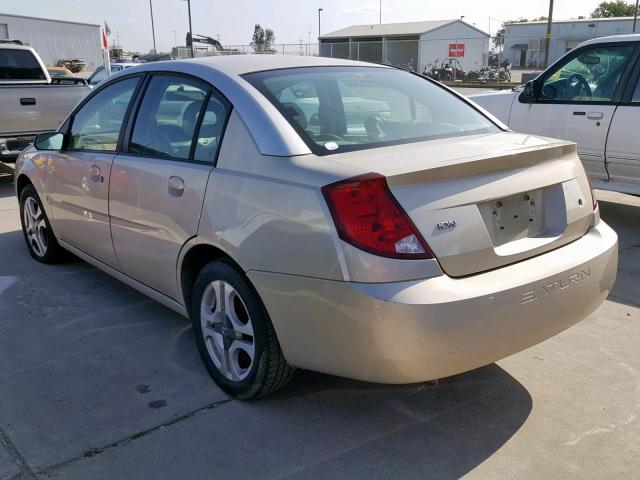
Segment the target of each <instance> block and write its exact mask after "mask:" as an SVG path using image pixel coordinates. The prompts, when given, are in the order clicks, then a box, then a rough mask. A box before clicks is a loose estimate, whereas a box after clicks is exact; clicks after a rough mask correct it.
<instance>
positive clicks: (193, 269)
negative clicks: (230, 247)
mask: <svg viewBox="0 0 640 480" xmlns="http://www.w3.org/2000/svg"><path fill="white" fill-rule="evenodd" d="M197 241H198V239H197V238H196V237H194V238H192V239H191V240H189V241H188V242H187V243H186V244H185V245H184V247H183V248H182V252H181V254H180V258H179V259H178V272H177V273H178V287H179V289H180V296H181V297H182V301H183V303H184V306H185V308H186V310H187V313H188V314H191V295H192V293H193V287H194V285H195V282H196V278H197V277H198V273H200V270H202V268H203V267H204V266H205V265H206V264H208V263H209V262H212V261H214V260H222V259H224V260H226V261H228V262H230V263H231V264H232V265H233V266H234V267H236V269H237V270H238V271H239V272H241V273H242V274H243V275H244V273H245V269H244V268H242V266H241V265H240V264H239V263H238V262H237V261H236V260H235V259H234V258H233V257H232V256H231V255H229V253H227V252H226V251H224V250H223V249H222V248H220V247H219V246H216V245H212V244H209V243H197ZM245 278H246V276H245ZM247 281H248V282H249V283H251V282H250V281H249V279H248V278H247ZM252 286H253V285H252Z"/></svg>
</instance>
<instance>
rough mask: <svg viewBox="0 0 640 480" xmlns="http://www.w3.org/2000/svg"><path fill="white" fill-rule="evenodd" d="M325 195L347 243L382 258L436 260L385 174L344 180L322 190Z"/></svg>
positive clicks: (341, 236)
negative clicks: (389, 185)
mask: <svg viewBox="0 0 640 480" xmlns="http://www.w3.org/2000/svg"><path fill="white" fill-rule="evenodd" d="M322 194H323V195H324V198H325V200H326V201H327V205H328V206H329V210H330V211H331V216H332V217H333V222H334V223H335V225H336V229H337V231H338V236H339V237H340V238H341V239H342V240H344V241H345V242H347V243H350V244H351V245H354V246H356V247H358V248H360V249H362V250H365V251H367V252H370V253H373V254H375V255H379V256H382V257H391V258H403V259H417V258H433V254H432V253H431V250H430V249H429V247H428V245H427V243H426V242H425V241H424V239H423V238H422V235H420V232H418V230H417V229H416V227H415V225H414V224H413V222H412V221H411V219H410V218H409V217H408V216H407V214H406V213H405V211H404V210H403V209H402V207H401V206H400V204H399V203H398V201H397V200H396V199H395V198H394V196H393V195H392V194H391V192H390V191H389V187H388V185H387V180H386V178H385V177H383V176H382V175H379V174H377V173H367V174H365V175H360V176H357V177H353V178H349V179H347V180H341V181H339V182H336V183H332V184H329V185H326V186H324V187H322Z"/></svg>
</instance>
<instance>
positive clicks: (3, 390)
mask: <svg viewBox="0 0 640 480" xmlns="http://www.w3.org/2000/svg"><path fill="white" fill-rule="evenodd" d="M9 181H10V178H9V177H7V178H5V179H4V180H3V179H0V184H1V185H0V255H2V261H1V262H0V479H18V478H19V479H30V478H34V477H42V478H46V479H70V480H71V479H78V480H86V479H92V480H97V479H105V480H114V479H157V480H161V479H181V480H182V479H192V478H193V479H196V478H198V479H200V478H220V479H222V478H260V479H274V478H301V479H302V478H307V479H321V478H349V479H376V478H380V479H388V478H394V479H404V478H407V479H414V478H436V479H454V478H459V477H465V478H470V479H494V478H521V479H538V478H540V479H547V478H563V479H566V478H580V479H584V478H615V479H623V478H629V479H632V478H638V471H640V444H639V442H638V439H639V438H640V348H638V346H639V341H638V339H640V308H639V307H640V305H639V303H640V199H638V198H635V197H629V196H625V195H616V194H610V193H606V192H600V207H601V210H602V216H603V217H604V218H605V219H606V220H607V221H608V222H609V223H610V224H611V225H612V226H613V227H614V228H615V229H616V230H617V231H618V233H619V235H620V255H621V256H620V270H619V277H618V282H617V284H616V287H615V290H614V291H613V293H612V294H611V296H610V297H609V299H608V300H607V301H606V302H605V303H604V304H603V305H602V307H601V308H600V309H599V310H598V311H597V312H595V313H594V314H593V315H591V316H590V317H589V318H587V319H586V320H585V321H583V322H581V323H580V324H578V325H576V326H575V327H573V328H571V329H569V330H568V331H566V332H564V333H562V334H561V335H559V336H557V337H555V338H553V339H551V340H548V341H546V342H544V343H543V344H541V345H538V346H536V347H533V348H531V349H529V350H526V351H524V352H522V353H520V354H517V355H514V356H512V357H510V358H507V359H505V360H503V361H500V362H498V363H497V364H493V365H489V366H487V367H484V368H480V369H477V370H475V371H472V372H469V373H466V374H463V375H458V376H455V377H452V378H447V379H444V380H441V381H440V383H439V384H438V385H431V384H419V385H409V386H385V385H373V384H366V383H360V382H355V381H349V380H345V379H341V378H335V377H331V376H326V375H320V374H315V373H307V372H303V373H301V374H299V375H298V376H297V377H296V379H295V380H294V381H293V383H292V384H291V385H289V386H288V387H287V388H285V389H284V390H282V391H280V392H278V393H277V394H275V395H273V396H271V397H269V398H267V399H264V400H262V401H258V402H254V403H244V402H239V401H234V400H230V399H229V398H228V397H227V396H226V395H225V394H224V393H222V392H221V391H220V390H219V389H218V388H217V387H216V386H215V385H214V384H213V383H212V382H211V381H210V379H209V377H208V376H207V374H206V372H205V369H204V368H203V366H202V365H201V363H200V360H199V358H198V356H197V353H196V349H195V346H194V344H193V339H192V335H191V327H190V325H189V322H188V321H187V320H185V319H183V318H181V317H179V316H177V315H175V314H174V313H172V312H171V311H169V310H167V309H165V308H163V307H162V306H160V305H158V304H157V303H154V302H153V301H151V300H149V299H147V298H146V297H144V296H142V295H140V294H138V293H136V292H135V291H133V290H131V289H130V288H127V287H126V286H124V285H122V284H120V283H119V282H117V281H116V280H114V279H112V278H111V277H109V276H107V275H106V274H104V273H102V272H100V271H98V270H96V269H94V268H93V267H90V266H89V265H87V264H85V263H83V262H81V261H75V262H72V263H68V264H65V265H60V266H44V265H40V264H38V263H36V262H35V261H33V260H31V259H30V257H29V256H28V254H27V250H26V247H25V246H24V243H23V239H22V234H21V232H20V230H19V221H18V211H17V202H16V200H15V198H14V197H13V190H12V186H11V185H10V183H9Z"/></svg>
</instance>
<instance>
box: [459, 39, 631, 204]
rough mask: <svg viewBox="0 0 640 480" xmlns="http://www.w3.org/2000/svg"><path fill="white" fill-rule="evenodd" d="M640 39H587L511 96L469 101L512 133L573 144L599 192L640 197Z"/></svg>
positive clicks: (497, 94) (498, 94)
mask: <svg viewBox="0 0 640 480" xmlns="http://www.w3.org/2000/svg"><path fill="white" fill-rule="evenodd" d="M639 57H640V34H634V35H617V36H614V37H603V38H596V39H593V40H588V41H586V42H584V43H581V44H580V45H578V46H577V47H576V48H574V49H573V50H571V51H569V52H568V53H566V54H565V55H564V56H563V57H562V58H560V59H559V60H558V61H556V62H555V63H554V64H553V65H551V66H550V67H549V68H547V70H545V71H544V72H542V73H541V74H540V75H539V76H538V77H537V78H536V79H535V80H531V81H530V82H527V83H526V84H525V85H524V86H521V87H518V88H515V89H514V90H513V91H507V92H492V93H486V94H479V95H471V96H470V97H469V98H470V99H471V100H473V101H474V102H476V103H477V104H478V105H480V106H481V107H483V108H484V109H485V110H488V111H489V112H490V113H492V114H493V115H494V116H496V117H498V118H499V119H500V120H502V121H503V122H504V123H506V124H507V125H509V127H510V128H511V129H512V130H515V131H517V132H523V133H533V134H537V135H545V136H548V137H557V138H562V139H565V140H572V141H574V142H576V143H577V144H578V153H579V155H580V158H581V159H582V162H583V164H584V166H585V168H586V170H587V172H588V173H589V175H590V177H591V179H592V181H593V185H594V187H596V188H602V189H606V190H615V191H618V192H624V193H631V194H635V195H640V81H639V78H640V61H639V60H638V59H639Z"/></svg>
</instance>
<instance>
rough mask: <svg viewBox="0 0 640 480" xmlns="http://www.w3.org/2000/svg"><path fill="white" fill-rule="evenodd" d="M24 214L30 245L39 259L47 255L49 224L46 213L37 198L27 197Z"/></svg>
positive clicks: (23, 208) (23, 209)
mask: <svg viewBox="0 0 640 480" xmlns="http://www.w3.org/2000/svg"><path fill="white" fill-rule="evenodd" d="M22 213H23V217H24V227H25V231H26V234H27V239H28V241H29V245H31V248H32V249H33V252H34V253H35V254H36V255H37V256H38V257H44V256H45V255H46V253H47V223H46V221H45V218H44V212H43V211H42V208H41V207H40V204H39V203H38V201H37V200H36V199H35V198H33V197H27V199H26V200H25V202H24V205H23V207H22Z"/></svg>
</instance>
